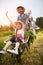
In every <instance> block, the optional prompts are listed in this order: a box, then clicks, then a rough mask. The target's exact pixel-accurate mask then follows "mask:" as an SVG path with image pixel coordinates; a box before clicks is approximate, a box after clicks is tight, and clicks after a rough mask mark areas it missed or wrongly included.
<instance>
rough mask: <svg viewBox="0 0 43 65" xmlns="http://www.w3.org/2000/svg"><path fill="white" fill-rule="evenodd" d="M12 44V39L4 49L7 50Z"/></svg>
mask: <svg viewBox="0 0 43 65" xmlns="http://www.w3.org/2000/svg"><path fill="white" fill-rule="evenodd" d="M11 44H12V42H11V41H8V42H7V43H6V45H5V47H4V48H3V49H4V50H7V49H8V47H9V46H10V45H11Z"/></svg>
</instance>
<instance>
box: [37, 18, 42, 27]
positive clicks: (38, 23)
mask: <svg viewBox="0 0 43 65" xmlns="http://www.w3.org/2000/svg"><path fill="white" fill-rule="evenodd" d="M36 25H38V26H39V27H40V28H43V17H37V18H36Z"/></svg>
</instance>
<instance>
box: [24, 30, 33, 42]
mask: <svg viewBox="0 0 43 65" xmlns="http://www.w3.org/2000/svg"><path fill="white" fill-rule="evenodd" d="M28 36H29V37H30V39H29V40H30V42H32V43H33V41H34V34H33V31H32V30H28V31H26V32H25V38H28Z"/></svg>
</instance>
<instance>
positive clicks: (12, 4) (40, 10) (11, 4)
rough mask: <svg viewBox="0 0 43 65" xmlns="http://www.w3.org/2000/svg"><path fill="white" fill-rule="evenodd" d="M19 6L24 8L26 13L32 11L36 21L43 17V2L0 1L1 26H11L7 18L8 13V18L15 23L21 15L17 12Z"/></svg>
mask: <svg viewBox="0 0 43 65" xmlns="http://www.w3.org/2000/svg"><path fill="white" fill-rule="evenodd" d="M18 6H24V7H25V9H26V11H25V12H26V13H27V12H28V11H29V10H31V11H32V14H31V16H33V18H34V20H35V19H36V18H37V17H43V0H0V25H9V24H10V23H9V21H8V19H7V18H6V15H5V14H6V11H8V16H9V17H10V19H11V20H12V21H13V22H14V21H16V20H17V16H18V15H19V14H18V13H17V11H16V8H17V7H18Z"/></svg>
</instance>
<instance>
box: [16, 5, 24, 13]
mask: <svg viewBox="0 0 43 65" xmlns="http://www.w3.org/2000/svg"><path fill="white" fill-rule="evenodd" d="M19 8H22V9H23V10H24V11H25V8H24V7H23V6H18V7H17V9H16V10H17V12H19Z"/></svg>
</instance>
